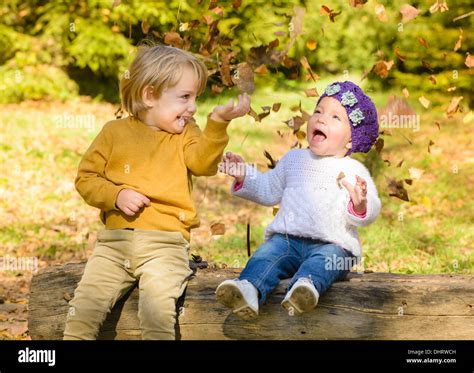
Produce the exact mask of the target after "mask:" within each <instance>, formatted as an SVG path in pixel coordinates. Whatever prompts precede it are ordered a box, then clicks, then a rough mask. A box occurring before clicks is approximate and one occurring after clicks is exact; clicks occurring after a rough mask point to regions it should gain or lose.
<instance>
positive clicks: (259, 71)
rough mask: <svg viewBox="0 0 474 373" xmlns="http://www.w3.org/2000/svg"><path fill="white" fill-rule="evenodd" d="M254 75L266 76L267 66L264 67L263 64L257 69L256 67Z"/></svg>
mask: <svg viewBox="0 0 474 373" xmlns="http://www.w3.org/2000/svg"><path fill="white" fill-rule="evenodd" d="M254 73H256V74H260V75H266V74H268V69H267V66H265V65H264V64H261V65H260V66H259V67H257V68H256V69H255V70H254Z"/></svg>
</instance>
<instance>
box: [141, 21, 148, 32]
mask: <svg viewBox="0 0 474 373" xmlns="http://www.w3.org/2000/svg"><path fill="white" fill-rule="evenodd" d="M148 31H150V24H149V23H148V22H147V21H142V32H143V33H144V34H145V35H146V34H148Z"/></svg>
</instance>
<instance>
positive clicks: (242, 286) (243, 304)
mask: <svg viewBox="0 0 474 373" xmlns="http://www.w3.org/2000/svg"><path fill="white" fill-rule="evenodd" d="M216 299H217V301H218V302H219V303H222V304H223V305H224V306H227V307H230V308H232V309H233V313H235V314H236V315H237V316H238V317H240V318H241V319H244V320H252V319H255V318H256V317H257V316H258V290H257V288H256V287H255V286H253V285H252V284H251V283H250V282H248V281H247V280H242V281H240V280H225V281H223V282H222V283H221V284H220V285H219V286H218V287H217V289H216Z"/></svg>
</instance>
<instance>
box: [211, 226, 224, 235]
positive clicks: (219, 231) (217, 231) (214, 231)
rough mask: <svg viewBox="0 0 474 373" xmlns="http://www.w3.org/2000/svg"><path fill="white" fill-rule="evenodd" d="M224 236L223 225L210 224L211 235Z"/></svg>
mask: <svg viewBox="0 0 474 373" xmlns="http://www.w3.org/2000/svg"><path fill="white" fill-rule="evenodd" d="M223 234H225V224H223V223H212V224H211V235H213V236H222V235H223Z"/></svg>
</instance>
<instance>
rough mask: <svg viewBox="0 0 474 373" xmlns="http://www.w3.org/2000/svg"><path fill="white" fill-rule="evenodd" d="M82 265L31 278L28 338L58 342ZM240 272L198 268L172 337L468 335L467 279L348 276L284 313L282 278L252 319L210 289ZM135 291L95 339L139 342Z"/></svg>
mask: <svg viewBox="0 0 474 373" xmlns="http://www.w3.org/2000/svg"><path fill="white" fill-rule="evenodd" d="M84 265H85V263H68V264H66V265H63V266H55V267H50V268H48V269H46V270H43V271H41V272H40V273H38V274H36V275H35V276H34V277H33V280H32V284H31V295H30V301H29V330H30V335H31V338H32V339H61V338H62V333H63V330H64V323H65V320H66V314H67V311H68V301H69V300H70V299H71V298H72V297H73V294H74V289H75V288H76V286H77V283H78V281H79V280H80V278H81V276H82V273H83V270H84ZM239 272H240V270H239V269H225V270H222V269H219V270H216V269H200V270H199V271H198V272H197V273H196V275H195V276H194V277H193V279H192V280H191V281H190V282H189V285H188V288H187V290H186V293H185V294H184V296H183V297H182V299H181V300H180V302H179V304H178V306H177V308H178V313H179V315H180V316H179V322H178V323H177V338H179V339H214V340H219V339H379V340H383V339H467V340H472V339H474V308H473V306H474V276H460V275H459V276H452V275H400V274H390V273H368V274H363V275H362V274H357V273H351V274H349V276H348V278H347V279H346V281H341V282H336V283H335V284H333V285H332V287H331V289H330V290H329V291H328V292H327V293H326V294H324V295H323V296H321V298H320V300H319V304H318V306H317V308H316V309H315V310H314V311H312V312H310V313H307V314H304V315H303V316H291V315H288V313H287V312H286V311H285V310H284V309H283V308H282V307H281V305H280V302H281V301H282V299H283V297H284V294H285V291H286V285H287V284H288V280H285V281H282V282H281V283H280V285H279V286H278V288H277V289H276V290H275V291H274V292H273V294H272V295H271V296H270V297H269V299H268V300H267V302H266V303H265V304H264V305H263V306H262V307H261V309H260V316H259V317H258V319H257V320H255V321H250V322H248V321H243V320H240V319H238V318H237V317H236V316H234V315H233V314H232V313H231V312H230V310H229V309H227V308H226V307H224V306H222V305H220V304H219V303H217V302H216V301H215V296H214V291H215V289H216V287H217V285H218V284H219V283H220V282H221V281H223V280H224V279H226V278H234V277H237V276H238V273H239ZM137 308H138V290H137V289H136V288H135V289H133V290H132V291H131V292H130V293H128V294H127V295H126V296H125V297H124V298H123V299H122V300H120V301H119V302H118V303H117V304H116V306H115V307H114V309H113V310H112V312H111V313H110V314H109V315H108V317H107V319H106V321H105V322H104V324H103V326H102V328H101V332H100V335H99V339H140V329H139V322H138V317H137Z"/></svg>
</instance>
